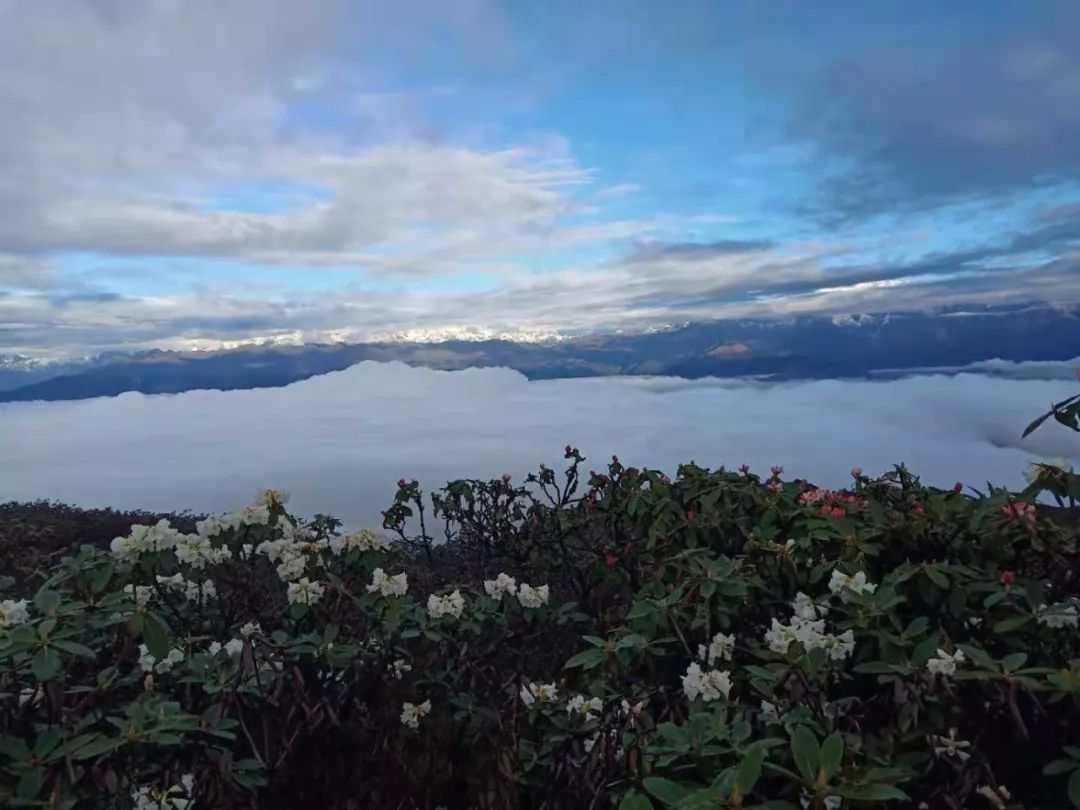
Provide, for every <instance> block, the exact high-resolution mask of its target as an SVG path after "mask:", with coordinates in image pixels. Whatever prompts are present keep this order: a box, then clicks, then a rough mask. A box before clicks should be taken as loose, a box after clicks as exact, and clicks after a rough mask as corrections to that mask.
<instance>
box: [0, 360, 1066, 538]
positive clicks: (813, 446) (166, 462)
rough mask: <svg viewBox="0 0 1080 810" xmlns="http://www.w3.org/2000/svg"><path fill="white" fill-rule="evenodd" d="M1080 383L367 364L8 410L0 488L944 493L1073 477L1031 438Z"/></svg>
mask: <svg viewBox="0 0 1080 810" xmlns="http://www.w3.org/2000/svg"><path fill="white" fill-rule="evenodd" d="M1072 388H1073V385H1070V383H1069V382H1067V381H1041V380H1040V381H1031V380H1028V381H1014V380H995V379H989V378H986V377H981V376H976V375H964V376H961V377H955V378H947V377H918V378H911V379H903V380H896V381H890V382H880V383H870V382H838V381H824V382H812V383H800V384H788V385H775V386H769V385H747V384H745V383H740V382H737V381H723V380H700V381H683V380H671V379H643V378H608V379H595V380H557V381H546V382H528V381H526V380H525V379H524V378H523V377H522V376H521V375H519V374H517V373H516V372H512V371H508V370H505V369H473V370H469V371H464V372H438V371H431V370H428V369H411V368H407V367H405V366H401V365H398V364H388V365H380V364H373V363H364V364H361V365H359V366H355V367H353V368H350V369H347V370H346V371H343V372H338V373H334V374H327V375H325V376H322V377H317V378H314V379H311V380H307V381H304V382H301V383H296V384H294V385H290V386H288V387H286V388H280V389H269V390H252V391H233V392H228V393H222V392H215V391H192V392H188V393H185V394H179V395H175V396H153V397H147V396H143V395H141V394H124V395H122V396H120V397H117V398H114V399H98V400H86V401H82V402H48V403H17V404H5V405H0V423H2V424H3V425H4V430H3V431H2V432H0V455H2V456H3V458H4V459H5V461H6V463H5V464H4V465H3V467H2V468H0V492H3V493H4V496H5V497H9V498H25V499H30V498H58V499H62V500H67V501H72V502H76V503H80V504H86V505H110V506H117V507H135V506H138V507H145V508H151V509H181V508H192V509H196V510H210V511H214V510H226V509H231V508H234V507H236V506H237V505H239V504H241V503H243V502H246V501H247V500H248V499H249V498H250V497H251V496H252V494H253V493H254V491H255V490H256V489H258V488H262V487H268V486H275V487H282V488H285V489H287V490H289V491H291V492H292V493H293V496H294V504H295V506H296V508H297V509H299V510H300V511H302V512H304V513H308V514H310V513H313V512H315V511H322V512H327V513H330V514H336V515H339V516H341V517H343V518H345V519H347V520H348V521H350V522H353V523H372V522H373V521H375V520H376V519H377V514H378V510H379V509H380V508H382V507H384V506H385V505H386V504H387V503H388V502H389V500H390V499H391V498H392V495H393V486H394V485H393V482H394V481H396V480H397V479H398V478H399V477H401V476H405V477H408V478H411V477H416V478H418V479H419V480H421V481H422V482H423V483H424V484H425V486H429V487H430V486H433V485H441V484H442V483H444V482H445V481H446V480H448V479H451V478H457V477H461V476H468V477H474V476H489V475H490V476H495V475H499V474H501V473H503V472H509V473H511V474H513V475H515V476H516V477H518V479H519V480H520V478H521V477H522V476H523V475H524V474H525V473H526V472H528V471H530V470H534V469H535V467H536V465H537V464H539V463H540V462H546V463H548V464H550V465H558V464H559V463H560V459H559V456H560V448H561V447H562V446H563V445H564V444H566V443H567V442H572V443H574V444H578V445H580V446H581V448H582V450H583V451H584V452H585V453H586V454H587V455H589V456H590V459H591V466H593V467H595V468H600V467H601V466H602V465H603V463H604V460H605V459H606V458H608V457H610V455H611V454H612V453H618V454H619V456H620V458H622V459H623V460H624V461H626V462H628V463H632V464H637V465H648V466H652V467H660V468H664V469H666V470H668V471H670V472H674V467H675V465H676V464H678V463H680V462H685V461H689V460H691V459H693V460H695V461H697V462H699V463H701V464H705V465H709V466H719V465H721V464H725V465H727V466H729V467H734V466H738V465H739V464H741V463H744V462H745V463H748V464H750V465H751V466H752V467H753V468H755V469H756V470H759V471H760V470H765V469H767V468H768V466H769V465H771V464H783V465H784V466H785V468H786V469H787V474H788V475H791V476H800V477H807V478H810V479H812V480H814V481H816V482H819V483H820V484H822V485H831V486H843V485H844V484H845V483H846V482H848V481H849V480H850V479H849V476H848V470H849V469H850V468H851V467H852V466H856V465H858V466H861V467H863V468H864V469H865V470H867V471H868V472H875V473H876V472H882V471H884V470H886V469H887V468H888V467H889V466H890V465H891V464H893V463H896V462H900V461H905V462H907V463H908V464H909V466H910V467H911V468H913V469H914V470H915V471H916V472H917V473H920V474H922V475H923V477H924V480H926V481H927V482H928V483H932V484H937V485H940V486H951V485H952V483H953V482H954V481H956V480H960V481H964V482H967V483H969V484H972V485H976V486H982V485H984V484H985V482H986V480H987V479H990V480H991V481H994V482H995V483H1005V484H1009V485H1012V486H1019V485H1021V482H1022V478H1021V473H1022V471H1023V468H1024V466H1025V464H1026V463H1027V462H1029V461H1031V460H1032V459H1034V458H1038V457H1043V456H1045V457H1058V456H1061V455H1066V456H1069V457H1070V458H1072V459H1073V460H1075V461H1078V462H1080V438H1078V437H1076V436H1073V435H1070V434H1067V433H1065V432H1064V431H1054V430H1053V428H1052V427H1051V428H1048V429H1047V430H1046V431H1040V432H1037V433H1036V434H1034V435H1033V436H1032V437H1030V438H1029V439H1028V440H1026V441H1024V442H1021V441H1020V439H1019V435H1020V432H1021V430H1022V429H1023V426H1024V425H1025V424H1026V423H1027V421H1028V420H1029V419H1030V417H1031V416H1032V415H1033V414H1034V413H1035V412H1036V411H1037V410H1038V409H1039V408H1040V407H1041V406H1042V405H1044V404H1045V403H1047V402H1050V401H1053V400H1056V399H1060V398H1062V397H1063V396H1065V395H1066V394H1068V393H1071V389H1072ZM616 403H617V407H615V404H616ZM718 415H722V417H721V416H718Z"/></svg>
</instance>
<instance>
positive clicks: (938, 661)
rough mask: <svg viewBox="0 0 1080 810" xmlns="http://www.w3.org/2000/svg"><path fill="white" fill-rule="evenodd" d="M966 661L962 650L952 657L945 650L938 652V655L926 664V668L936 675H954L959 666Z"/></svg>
mask: <svg viewBox="0 0 1080 810" xmlns="http://www.w3.org/2000/svg"><path fill="white" fill-rule="evenodd" d="M966 660H967V658H965V656H964V653H963V652H962V651H960V650H957V651H956V652H954V653H953V654H952V655H950V654H949V653H947V652H945V651H944V650H938V651H937V653H935V654H934V656H933V657H932V658H931V659H930V660H929V661H927V662H926V668H927V669H928V670H930V672H931V673H933V674H934V675H952V674H953V673H954V672H956V667H957V665H958V664H962V663H964V661H966Z"/></svg>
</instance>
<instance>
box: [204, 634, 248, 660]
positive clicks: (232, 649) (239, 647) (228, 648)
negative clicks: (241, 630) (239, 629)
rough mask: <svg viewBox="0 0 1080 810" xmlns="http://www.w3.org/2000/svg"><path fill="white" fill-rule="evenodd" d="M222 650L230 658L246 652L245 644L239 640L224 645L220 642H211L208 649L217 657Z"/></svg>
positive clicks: (235, 639) (232, 640) (231, 640)
mask: <svg viewBox="0 0 1080 810" xmlns="http://www.w3.org/2000/svg"><path fill="white" fill-rule="evenodd" d="M222 650H225V653H226V654H227V655H230V656H235V655H239V654H240V653H242V652H243V651H244V642H243V640H242V639H238V638H234V639H230V640H229V641H226V642H225V643H224V644H222V643H221V642H220V641H211V642H210V646H209V647H208V648H207V651H208V652H209V653H210V654H211V655H217V654H218V653H219V652H221V651H222Z"/></svg>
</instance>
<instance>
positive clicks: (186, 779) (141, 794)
mask: <svg viewBox="0 0 1080 810" xmlns="http://www.w3.org/2000/svg"><path fill="white" fill-rule="evenodd" d="M194 790H195V776H194V774H190V773H188V774H184V775H183V776H181V777H180V784H179V785H173V786H172V787H170V788H167V789H166V790H158V789H157V788H155V787H152V786H150V785H140V786H139V787H137V788H135V789H134V790H133V791H131V806H132V808H133V810H187V808H188V807H190V806H191V804H192V803H191V799H190V797H191V796H192V795H193V793H194Z"/></svg>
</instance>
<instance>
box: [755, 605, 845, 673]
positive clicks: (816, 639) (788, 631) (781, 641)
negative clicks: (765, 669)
mask: <svg viewBox="0 0 1080 810" xmlns="http://www.w3.org/2000/svg"><path fill="white" fill-rule="evenodd" d="M791 607H792V609H793V610H794V612H795V613H794V615H793V616H792V617H791V619H790V620H789V621H788V623H787V624H781V623H780V620H779V619H775V618H774V619H773V620H772V626H771V627H770V628H769V630H767V631H766V632H765V643H766V644H767V645H768V647H769V649H770V650H772V651H773V652H777V653H781V654H786V653H787V651H788V648H789V647H790V646H791V643H792V642H794V641H797V642H798V643H799V644H801V645H802V646H803V649H805V650H807V651H810V650H814V649H818V648H821V649H824V650H826V651H827V652H828V654H829V657H830V658H831V659H833V660H834V661H841V660H843V659H845V658H847V657H848V656H850V655H851V654H852V653H853V652H854V651H855V634H854V632H853V631H852V630H845V631H844V632H843V633H841V634H840V635H834V634H832V633H826V632H825V619H824V618H818V617H819V616H824V615H825V613H826V610H827V609H826V608H825V606H823V605H816V604H814V602H813V600H811V599H810V597H809V596H807V595H806V594H804V593H801V592H800V593H799V594H797V595H796V597H795V600H794V601H793V602H792V603H791Z"/></svg>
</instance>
